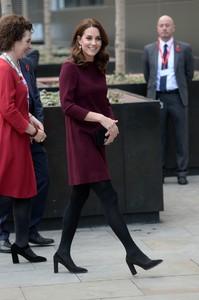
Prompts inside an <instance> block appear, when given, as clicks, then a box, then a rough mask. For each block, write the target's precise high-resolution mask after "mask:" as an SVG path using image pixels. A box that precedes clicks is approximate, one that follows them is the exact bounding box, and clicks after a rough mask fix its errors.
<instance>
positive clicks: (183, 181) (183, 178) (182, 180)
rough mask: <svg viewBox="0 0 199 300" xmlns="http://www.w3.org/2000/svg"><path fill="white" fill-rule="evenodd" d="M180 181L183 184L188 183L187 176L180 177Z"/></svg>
mask: <svg viewBox="0 0 199 300" xmlns="http://www.w3.org/2000/svg"><path fill="white" fill-rule="evenodd" d="M178 183H179V184H181V185H184V184H188V181H187V179H186V177H185V176H181V177H178Z"/></svg>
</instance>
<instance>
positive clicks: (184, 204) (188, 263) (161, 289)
mask: <svg viewBox="0 0 199 300" xmlns="http://www.w3.org/2000/svg"><path fill="white" fill-rule="evenodd" d="M188 180H189V184H188V185H185V186H180V185H178V184H177V183H176V178H174V177H171V178H166V181H165V184H164V188H163V189H164V206H165V208H164V211H163V212H161V213H160V223H158V224H130V225H128V227H129V229H130V232H131V235H132V237H133V238H134V240H135V242H136V243H137V244H138V246H140V248H141V249H142V250H143V251H144V252H145V253H146V254H147V255H149V256H150V257H151V258H154V259H156V258H162V259H163V260H164V262H163V263H162V264H160V265H159V266H158V267H156V268H154V269H152V270H149V271H144V270H142V269H141V268H139V267H136V269H137V272H138V274H137V275H136V276H132V275H131V273H130V271H129V269H128V267H127V265H126V263H125V251H124V249H123V247H122V245H121V244H120V242H118V240H117V238H116V237H115V236H114V234H113V233H112V231H111V230H110V228H109V227H106V226H103V227H89V228H82V229H78V230H77V233H76V235H75V239H74V243H73V247H72V256H73V259H74V261H75V262H76V263H77V264H78V265H80V266H83V267H85V268H87V269H88V273H85V274H77V275H76V274H71V273H69V272H68V271H67V270H66V269H65V268H64V267H63V266H61V265H60V264H59V271H60V272H59V273H58V274H54V273H53V262H52V258H53V254H54V253H55V251H56V248H57V245H58V243H59V240H60V234H61V231H60V230H57V231H46V232H42V235H44V236H46V237H52V238H54V239H55V244H54V245H53V246H46V247H37V246H34V250H35V252H36V253H37V254H39V255H44V256H46V257H47V259H48V260H47V262H45V263H36V264H31V263H29V262H27V261H26V260H25V259H23V258H22V257H20V264H13V263H12V261H11V255H10V254H2V253H1V254H0V300H51V299H52V300H53V299H56V300H184V299H186V300H187V299H189V300H198V299H199V176H189V177H188ZM146 201H147V199H146ZM13 241H14V235H13V234H12V235H11V242H13Z"/></svg>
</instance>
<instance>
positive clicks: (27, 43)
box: [13, 30, 32, 59]
mask: <svg viewBox="0 0 199 300" xmlns="http://www.w3.org/2000/svg"><path fill="white" fill-rule="evenodd" d="M31 36H32V33H31V32H30V31H29V30H26V31H25V33H24V36H23V38H22V39H21V40H20V41H16V42H15V43H14V46H13V51H14V52H15V55H16V57H17V59H21V58H24V57H26V52H27V51H28V50H29V49H31Z"/></svg>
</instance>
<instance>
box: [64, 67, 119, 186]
mask: <svg viewBox="0 0 199 300" xmlns="http://www.w3.org/2000/svg"><path fill="white" fill-rule="evenodd" d="M59 81H60V100H61V106H62V110H63V112H64V114H65V122H66V149H67V161H68V175H69V176H68V177H69V185H78V184H85V183H91V182H99V181H103V180H107V179H110V175H109V171H108V167H107V161H106V155H105V147H104V146H102V147H97V146H96V145H95V139H94V136H95V130H96V128H97V127H99V125H100V124H99V123H97V122H88V121H84V119H85V117H86V115H87V114H88V112H89V111H92V112H97V113H102V114H104V115H105V116H107V117H111V118H114V116H113V112H112V109H111V107H110V103H109V101H108V99H107V85H106V78H105V75H104V74H102V73H101V72H100V71H99V70H98V68H97V66H96V64H95V62H89V63H88V65H87V66H86V67H80V66H77V65H75V64H74V63H71V62H66V63H64V64H63V65H62V69H61V72H60V78H59Z"/></svg>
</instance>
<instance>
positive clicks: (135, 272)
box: [127, 262, 137, 275]
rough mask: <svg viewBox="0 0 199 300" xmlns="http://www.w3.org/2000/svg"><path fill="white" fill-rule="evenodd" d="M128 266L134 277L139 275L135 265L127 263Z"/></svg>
mask: <svg viewBox="0 0 199 300" xmlns="http://www.w3.org/2000/svg"><path fill="white" fill-rule="evenodd" d="M127 265H128V267H129V269H130V271H131V273H132V275H136V274H137V271H136V269H135V267H134V265H133V264H131V263H128V262H127Z"/></svg>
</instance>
